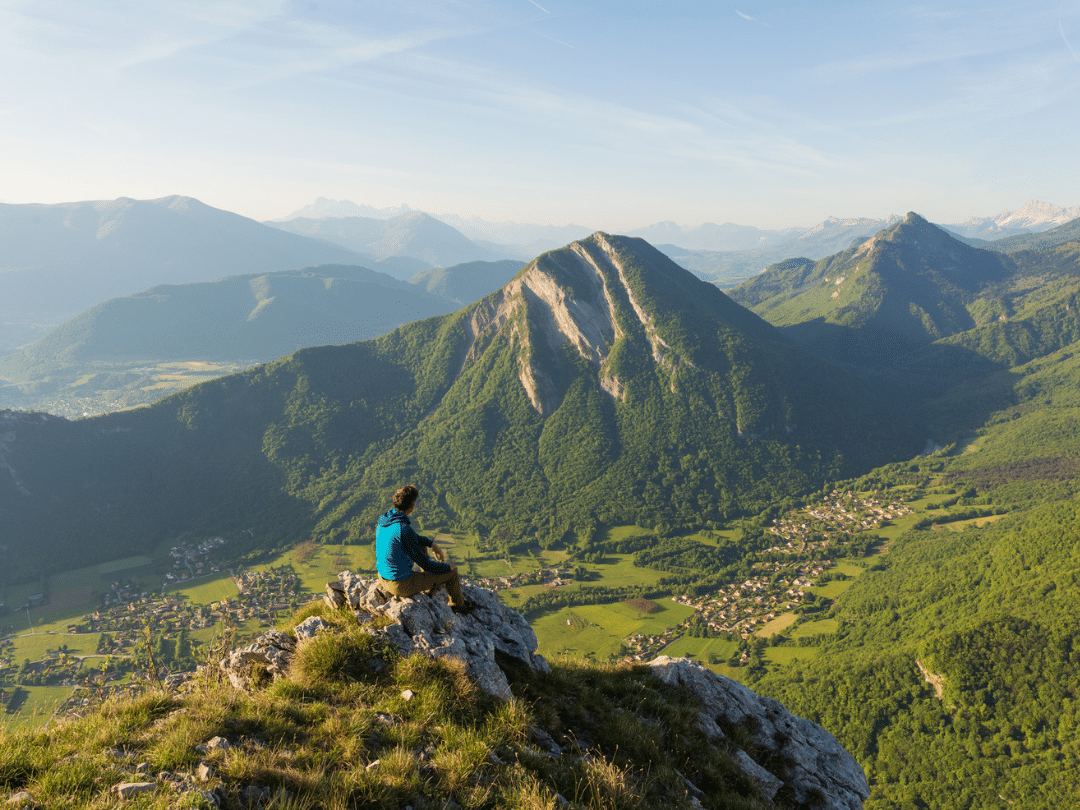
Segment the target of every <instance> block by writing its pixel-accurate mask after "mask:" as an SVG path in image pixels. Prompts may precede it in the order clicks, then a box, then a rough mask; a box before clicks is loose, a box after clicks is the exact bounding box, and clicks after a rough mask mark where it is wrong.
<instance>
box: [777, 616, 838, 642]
mask: <svg viewBox="0 0 1080 810" xmlns="http://www.w3.org/2000/svg"><path fill="white" fill-rule="evenodd" d="M839 629H840V622H838V621H837V620H836V619H820V620H819V621H816V622H805V623H804V624H800V625H799V626H798V627H796V628H795V629H794V630H792V631H791V632H790V633H788V635H789V636H790V637H791V638H793V639H799V638H805V637H807V636H817V635H822V634H824V633H835V632H836V631H837V630H839ZM800 649H802V648H800Z"/></svg>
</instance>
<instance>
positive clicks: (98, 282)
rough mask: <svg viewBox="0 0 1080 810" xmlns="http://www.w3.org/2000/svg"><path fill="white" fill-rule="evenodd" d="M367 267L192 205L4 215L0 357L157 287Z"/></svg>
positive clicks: (2, 210) (174, 200) (334, 250)
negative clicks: (332, 266) (94, 310)
mask: <svg viewBox="0 0 1080 810" xmlns="http://www.w3.org/2000/svg"><path fill="white" fill-rule="evenodd" d="M362 259H363V257H360V256H358V255H357V254H356V253H354V252H353V251H350V250H346V249H345V248H342V247H339V246H338V245H333V244H330V243H329V242H325V241H320V240H315V239H309V238H307V237H303V236H297V235H295V234H290V233H285V232H282V231H280V230H277V229H274V228H270V227H268V226H266V225H263V224H261V223H258V222H255V221H254V220H251V219H248V218H246V217H242V216H239V215H238V214H233V213H230V212H228V211H221V210H219V209H216V208H211V207H210V206H208V205H204V204H203V203H201V202H199V201H198V200H194V199H192V198H190V197H180V196H174V197H164V198H161V199H158V200H132V199H128V198H120V199H118V200H111V201H103V202H77V203H63V204H58V205H0V315H2V316H4V317H3V318H0V354H2V353H4V352H6V351H10V350H11V349H13V348H15V346H18V345H20V344H21V343H25V342H29V341H30V340H33V339H36V338H38V337H40V336H41V334H42V332H43V331H44V329H43V328H42V326H40V325H39V324H43V325H44V326H45V327H48V326H53V325H56V324H57V323H59V322H60V321H62V320H64V319H66V318H70V317H72V316H73V315H75V314H76V313H78V312H80V311H82V310H84V309H86V308H87V307H91V306H94V305H95V304H98V303H100V302H102V301H105V300H108V299H110V298H115V297H117V296H124V295H130V294H132V293H137V292H139V291H140V290H145V289H146V288H147V287H151V286H154V285H156V284H175V283H183V282H189V281H210V280H212V279H215V278H220V277H221V276H224V275H235V274H240V273H251V272H262V273H264V272H268V271H274V270H288V269H293V268H297V267H307V266H311V265H315V264H323V263H340V264H359V263H362V261H361V260H362Z"/></svg>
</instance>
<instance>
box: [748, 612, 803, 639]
mask: <svg viewBox="0 0 1080 810" xmlns="http://www.w3.org/2000/svg"><path fill="white" fill-rule="evenodd" d="M798 620H799V617H798V616H796V615H795V614H794V613H781V614H780V615H779V616H777V617H776V618H775V619H772V620H770V621H768V622H766V623H765V625H764V626H763V627H762V628H761V629H759V630H756V631H755V632H754V635H755V636H760V637H761V638H772V637H773V636H775V635H777V634H778V633H783V632H784V631H785V630H787V629H788V628H789V627H791V625H793V624H795V622H797V621H798Z"/></svg>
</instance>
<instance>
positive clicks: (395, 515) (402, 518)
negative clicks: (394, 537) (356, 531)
mask: <svg viewBox="0 0 1080 810" xmlns="http://www.w3.org/2000/svg"><path fill="white" fill-rule="evenodd" d="M395 523H404V524H405V525H408V524H409V518H408V516H407V515H406V514H405V513H404V512H399V511H398V510H397V509H387V510H386V511H385V512H383V513H382V514H381V515H379V525H380V526H392V525H393V524H395Z"/></svg>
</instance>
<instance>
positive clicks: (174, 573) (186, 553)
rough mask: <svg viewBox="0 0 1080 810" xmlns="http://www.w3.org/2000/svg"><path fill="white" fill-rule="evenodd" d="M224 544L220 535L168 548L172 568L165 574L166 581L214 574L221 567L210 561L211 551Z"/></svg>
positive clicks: (181, 580)
mask: <svg viewBox="0 0 1080 810" xmlns="http://www.w3.org/2000/svg"><path fill="white" fill-rule="evenodd" d="M224 544H225V540H224V539H222V538H221V537H214V538H211V539H210V540H203V541H202V542H201V543H184V544H181V545H179V546H173V547H172V548H171V549H169V558H170V559H171V560H172V570H171V571H169V572H168V573H166V574H165V580H166V582H183V581H184V580H187V579H194V578H195V577H198V576H202V575H203V574H216V573H218V572H219V571H221V567H220V566H218V565H214V564H213V563H211V561H210V554H211V552H212V551H213V550H214V549H216V548H219V547H220V546H222V545H224Z"/></svg>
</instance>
